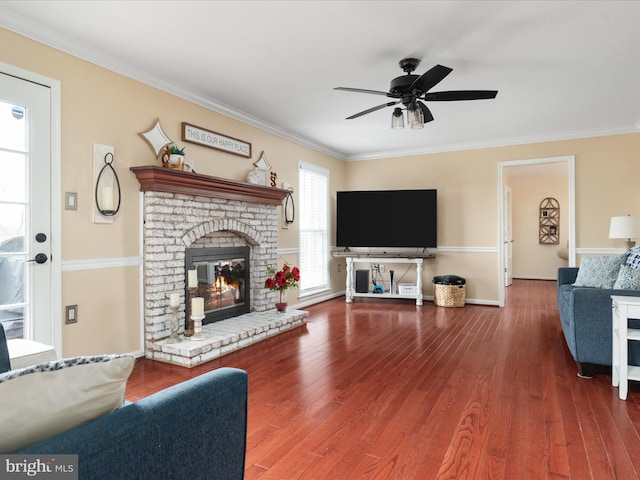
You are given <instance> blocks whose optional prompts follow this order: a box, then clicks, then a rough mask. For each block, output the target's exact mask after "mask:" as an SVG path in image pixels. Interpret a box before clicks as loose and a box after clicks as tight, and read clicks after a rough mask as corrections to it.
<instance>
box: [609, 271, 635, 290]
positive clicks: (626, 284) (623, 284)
mask: <svg viewBox="0 0 640 480" xmlns="http://www.w3.org/2000/svg"><path fill="white" fill-rule="evenodd" d="M613 288H620V289H622V290H640V268H631V267H627V266H626V265H620V272H619V273H618V279H617V280H616V284H615V285H614V286H613Z"/></svg>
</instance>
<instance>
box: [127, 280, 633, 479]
mask: <svg viewBox="0 0 640 480" xmlns="http://www.w3.org/2000/svg"><path fill="white" fill-rule="evenodd" d="M555 286H556V284H555V282H551V281H534V280H516V281H515V282H514V284H513V285H512V286H511V287H509V288H508V289H507V290H508V291H507V305H506V307H505V308H497V307H487V306H479V305H466V306H465V307H464V308H441V307H434V306H433V304H432V303H429V302H427V303H426V304H425V305H424V306H422V307H416V306H415V305H414V304H413V303H411V302H409V301H404V300H377V299H358V300H357V301H356V302H355V303H353V304H350V305H347V304H345V303H344V299H343V298H340V299H335V300H331V301H328V302H324V303H321V304H318V305H314V306H312V307H310V308H308V310H309V312H310V316H309V318H308V323H307V325H306V326H303V327H300V328H298V329H295V330H292V331H290V332H286V333H284V334H282V335H279V336H278V337H275V338H272V339H268V340H265V341H264V342H261V343H258V344H256V345H252V346H250V347H248V348H246V349H244V350H241V351H238V352H234V353H232V354H230V355H227V356H225V357H222V358H220V359H217V360H214V361H212V362H209V363H207V364H205V365H201V366H198V367H195V368H192V369H188V368H184V367H178V366H173V365H168V364H164V363H160V362H154V361H151V360H146V359H140V360H138V362H137V363H136V366H135V368H134V371H133V373H132V375H131V377H130V379H129V382H128V386H127V399H129V400H132V401H135V400H137V399H139V398H143V397H145V396H148V395H150V394H152V393H154V392H156V391H158V390H161V389H163V388H166V387H167V386H169V385H172V384H176V383H179V382H181V381H184V380H186V379H188V378H192V377H194V376H197V375H200V374H201V373H203V372H205V371H207V370H211V369H215V368H218V367H221V366H232V367H237V368H241V369H244V370H246V371H247V372H248V373H249V425H248V432H247V459H246V479H247V480H253V479H286V480H294V479H305V480H307V479H337V480H342V479H385V480H386V479H421V480H423V479H424V480H430V479H434V480H445V479H451V480H454V479H455V480H461V479H490V480H500V479H504V480H510V479H514V480H516V479H517V480H524V479H530V480H538V479H549V480H561V479H571V480H589V479H593V480H608V479H620V480H633V479H636V480H640V448H638V447H640V382H637V383H634V382H632V383H631V384H630V386H629V395H628V398H627V401H622V400H619V399H618V392H617V389H614V388H613V387H612V386H611V375H610V373H611V372H610V368H606V367H598V368H597V369H596V376H595V378H593V379H591V380H586V379H581V378H578V377H577V375H576V367H575V363H574V362H573V359H572V357H571V354H570V353H569V351H568V349H567V347H566V344H565V341H564V338H563V336H562V329H561V326H560V320H559V318H558V310H557V305H556V297H555Z"/></svg>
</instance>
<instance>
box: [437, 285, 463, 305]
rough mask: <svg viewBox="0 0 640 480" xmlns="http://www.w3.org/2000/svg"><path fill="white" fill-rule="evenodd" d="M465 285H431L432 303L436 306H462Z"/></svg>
mask: <svg viewBox="0 0 640 480" xmlns="http://www.w3.org/2000/svg"><path fill="white" fill-rule="evenodd" d="M466 296H467V286H466V285H440V284H437V283H436V284H434V285H433V303H434V304H435V305H436V306H438V307H464V301H465V298H466Z"/></svg>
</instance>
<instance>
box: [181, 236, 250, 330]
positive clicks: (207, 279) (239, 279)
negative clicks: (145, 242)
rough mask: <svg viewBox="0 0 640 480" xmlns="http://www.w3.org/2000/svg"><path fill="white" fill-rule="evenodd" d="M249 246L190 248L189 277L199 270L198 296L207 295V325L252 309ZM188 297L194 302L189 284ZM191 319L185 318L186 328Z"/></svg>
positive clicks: (186, 258) (205, 311) (205, 319)
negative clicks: (191, 273) (190, 273)
mask: <svg viewBox="0 0 640 480" xmlns="http://www.w3.org/2000/svg"><path fill="white" fill-rule="evenodd" d="M249 255H250V250H249V247H219V248H218V247H212V248H197V247H196V248H187V250H186V252H185V278H188V273H187V272H188V271H189V270H193V269H195V270H196V271H197V277H198V286H197V288H196V292H195V296H196V297H202V298H204V314H205V318H204V320H202V323H203V325H206V324H208V323H213V322H218V321H220V320H224V319H226V318H231V317H236V316H238V315H243V314H245V313H249V312H250V310H251V308H250V307H251V302H250V298H249V296H250V292H251V289H250V288H249V278H250V272H249V270H250V262H249ZM185 298H186V299H187V302H188V305H190V304H191V298H190V292H189V288H187V289H186V295H185ZM188 323H189V319H188V318H185V329H186V328H188Z"/></svg>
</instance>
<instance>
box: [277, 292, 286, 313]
mask: <svg viewBox="0 0 640 480" xmlns="http://www.w3.org/2000/svg"><path fill="white" fill-rule="evenodd" d="M278 293H279V295H280V298H279V300H278V301H277V302H276V310H277V311H278V312H286V311H287V291H286V290H280V291H279V292H278Z"/></svg>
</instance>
